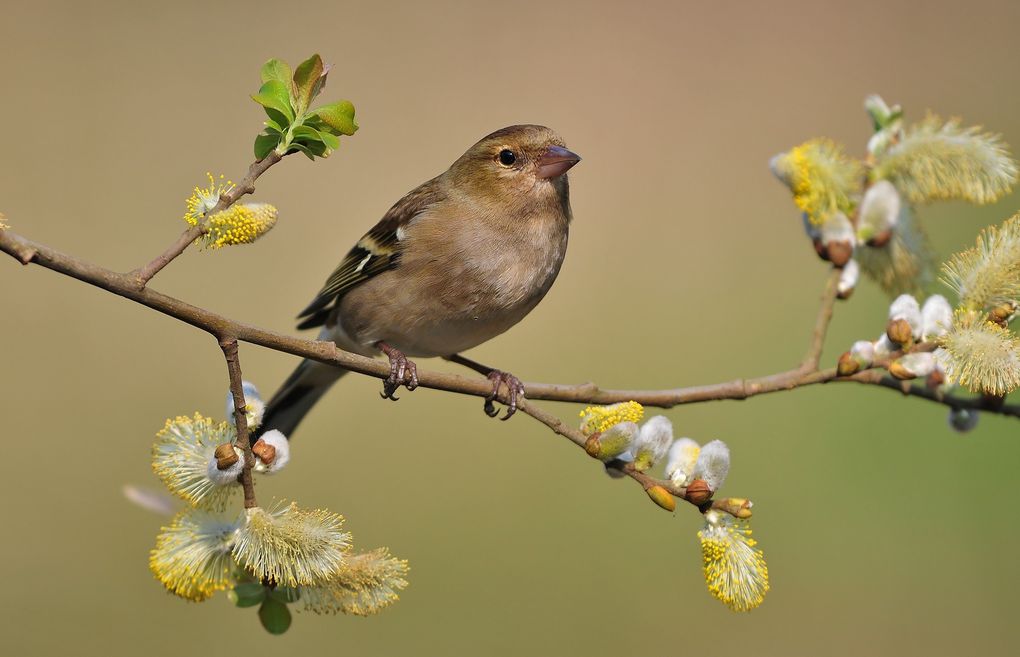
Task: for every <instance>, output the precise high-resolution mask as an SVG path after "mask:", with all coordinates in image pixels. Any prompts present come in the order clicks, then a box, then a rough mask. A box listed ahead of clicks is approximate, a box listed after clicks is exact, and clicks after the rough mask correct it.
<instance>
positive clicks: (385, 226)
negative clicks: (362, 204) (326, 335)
mask: <svg viewBox="0 0 1020 657" xmlns="http://www.w3.org/2000/svg"><path fill="white" fill-rule="evenodd" d="M442 198H443V194H442V192H441V190H440V185H439V178H438V177H437V178H433V179H432V180H430V181H428V182H426V183H423V184H421V185H419V186H418V187H417V188H415V189H414V190H412V191H411V192H409V193H408V194H407V195H406V196H404V198H402V199H400V200H399V201H397V203H396V204H395V205H394V206H393V207H392V208H390V209H389V211H388V212H387V213H386V214H385V215H383V218H382V219H380V220H379V223H377V224H376V225H375V227H374V228H372V230H370V231H368V232H367V233H366V234H365V236H364V237H362V238H361V239H360V240H358V243H357V244H356V245H354V248H353V249H351V250H350V251H348V252H347V255H346V256H344V259H343V260H341V261H340V264H339V265H338V266H337V268H336V269H335V270H334V271H333V273H332V274H330V276H329V278H328V279H326V283H325V284H324V285H323V286H322V289H321V290H319V293H318V294H317V295H316V296H315V299H313V300H312V302H311V303H310V304H308V307H307V308H305V309H304V310H302V311H301V313H300V314H299V315H298V319H299V320H301V321H300V323H299V324H298V328H299V329H307V328H313V327H316V326H322V325H323V324H324V323H326V320H327V318H328V317H329V315H330V313H331V312H332V311H333V308H334V307H335V305H336V303H337V302H339V300H340V299H341V298H343V296H344V295H345V294H347V292H348V291H350V290H351V288H353V287H355V286H356V285H358V284H360V283H363V282H364V281H367V280H368V279H370V278H372V277H373V276H375V275H377V274H381V273H382V272H384V271H386V270H387V269H391V268H392V267H394V266H395V265H396V264H397V261H398V260H399V258H400V237H401V235H400V234H399V231H400V229H401V228H403V227H405V226H407V225H408V224H409V223H410V222H411V220H412V219H414V218H415V217H416V216H417V215H419V214H421V213H422V212H424V211H425V210H427V209H428V208H429V207H430V206H432V205H433V204H435V203H436V202H438V201H440V200H442Z"/></svg>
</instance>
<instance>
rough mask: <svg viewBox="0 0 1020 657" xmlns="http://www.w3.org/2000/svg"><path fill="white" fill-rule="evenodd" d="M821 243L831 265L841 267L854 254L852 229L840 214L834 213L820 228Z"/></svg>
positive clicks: (854, 239)
mask: <svg viewBox="0 0 1020 657" xmlns="http://www.w3.org/2000/svg"><path fill="white" fill-rule="evenodd" d="M821 241H822V244H824V245H825V252H826V255H828V259H829V261H830V262H832V264H834V265H836V266H837V267H842V266H843V265H845V264H846V263H848V262H849V261H850V258H851V257H853V254H854V242H855V241H856V237H855V236H854V227H853V224H851V223H850V220H849V219H848V218H847V216H846V215H845V214H843V213H842V212H834V213H833V214H832V215H831V216H829V218H828V219H826V220H825V222H824V223H823V224H822V226H821Z"/></svg>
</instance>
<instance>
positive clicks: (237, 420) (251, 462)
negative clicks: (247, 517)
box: [220, 338, 258, 509]
mask: <svg viewBox="0 0 1020 657" xmlns="http://www.w3.org/2000/svg"><path fill="white" fill-rule="evenodd" d="M220 349H222V350H223V357H224V358H225V359H226V361H227V374H228V375H229V377H230V394H231V396H232V397H233V399H234V426H236V427H237V446H238V447H240V448H241V451H242V452H244V468H242V469H241V488H243V489H244V508H246V509H252V508H254V507H256V506H258V502H257V501H256V500H255V482H254V481H252V476H251V469H252V468H254V467H255V455H254V454H252V451H251V440H250V433H249V431H248V417H247V415H246V414H245V411H246V410H247V408H246V406H245V401H244V387H243V385H242V383H241V360H240V358H238V355H237V340H236V339H234V338H221V339H220Z"/></svg>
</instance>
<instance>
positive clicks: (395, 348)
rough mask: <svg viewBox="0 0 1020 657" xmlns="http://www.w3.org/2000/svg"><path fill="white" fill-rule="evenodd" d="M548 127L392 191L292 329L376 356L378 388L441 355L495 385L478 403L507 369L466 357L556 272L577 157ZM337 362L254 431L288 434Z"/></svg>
mask: <svg viewBox="0 0 1020 657" xmlns="http://www.w3.org/2000/svg"><path fill="white" fill-rule="evenodd" d="M580 159H581V158H580V157H578V156H577V155H575V154H574V153H572V152H570V151H569V150H567V149H566V147H565V145H564V143H563V140H562V139H560V137H559V136H558V135H557V134H556V133H555V132H553V131H552V130H550V129H549V128H546V127H543V126H538V125H516V126H510V127H508V128H503V129H502V130H497V131H496V132H494V133H492V134H490V135H488V136H487V137H485V138H483V139H482V140H481V141H479V142H478V143H477V144H475V145H474V146H472V147H471V148H469V149H468V150H467V152H466V153H464V154H463V155H462V156H460V158H458V159H457V161H456V162H454V163H453V164H452V165H451V166H450V168H449V169H447V170H446V171H445V172H444V173H442V174H440V175H439V176H437V177H435V178H433V179H432V180H429V181H428V182H426V183H423V184H422V185H420V186H419V187H417V188H416V189H414V190H412V191H411V192H410V193H408V194H407V195H406V196H404V198H402V199H400V201H398V202H397V203H396V205H394V206H393V207H392V208H390V210H389V212H387V213H386V214H385V215H384V216H383V218H382V220H380V221H379V223H378V224H376V226H375V227H374V228H373V229H372V230H370V231H369V232H368V233H367V234H366V235H365V236H364V237H362V238H361V239H360V240H359V241H358V243H357V245H355V247H354V248H353V249H351V250H350V252H348V253H347V255H346V256H345V257H344V259H343V260H342V261H341V262H340V265H339V266H338V267H337V268H336V270H335V271H334V272H333V273H332V274H331V275H330V276H329V278H328V279H327V280H326V283H325V285H323V287H322V290H320V291H319V294H318V295H317V296H316V297H315V299H314V300H312V302H311V303H310V304H309V305H308V307H307V308H305V309H304V310H303V311H302V312H301V314H300V315H299V319H300V320H301V322H300V324H298V328H300V329H306V328H313V327H317V326H321V327H322V329H321V331H320V332H319V339H321V340H332V341H333V342H336V344H337V345H338V346H339V347H340V348H341V349H345V350H347V351H353V352H355V353H359V354H362V355H366V356H372V355H376V354H378V353H379V352H380V351H381V352H382V353H384V354H385V355H386V356H387V357H388V358H389V361H390V376H389V378H387V379H386V380H385V382H384V384H383V396H384V397H387V398H390V399H396V397H394V392H396V390H397V388H398V387H400V386H401V385H404V386H405V387H406V388H407V389H408V390H413V389H414V388H415V387H417V385H418V376H417V372H416V368H415V365H414V363H413V362H412V361H410V360H408V359H407V357H408V356H424V357H430V356H440V357H443V358H446V359H447V360H451V361H454V362H457V363H460V364H463V365H466V366H468V367H471V368H472V369H474V370H476V371H478V372H480V373H482V374H484V375H486V376H487V377H488V378H490V379H491V380H492V382H493V387H492V394H491V395H490V396H489V397H488V398H487V399H486V401H485V411H486V413H487V414H489V415H490V416H495V415H496V414H497V413H498V412H497V411H496V409H495V407H494V405H493V401H494V400H495V398H496V395H497V394H498V392H499V387H500V385H501V384H505V385H506V386H507V390H508V395H507V403H508V405H507V412H506V415H505V416H504V418H503V419H507V418H509V417H510V416H511V415H513V413H514V411H515V410H516V408H517V399H518V397H520V396H523V394H524V387H523V386H522V384H521V382H520V380H518V379H517V378H516V377H515V376H513V375H511V374H509V373H507V372H504V371H501V370H497V369H494V368H490V367H486V366H484V365H480V364H478V363H475V362H474V361H471V360H469V359H467V358H464V357H463V356H461V355H460V352H462V351H465V350H467V349H470V348H472V347H475V346H477V345H479V344H481V343H483V342H485V341H487V340H490V339H492V338H494V337H496V336H497V335H499V334H500V333H503V332H504V331H506V330H507V329H508V328H510V327H511V326H513V325H514V324H516V323H517V322H519V321H521V319H523V318H524V316H525V315H527V314H528V313H529V312H531V309H532V308H534V307H535V306H536V305H537V304H538V302H539V301H541V300H542V298H543V297H544V296H545V294H546V292H548V291H549V288H550V287H551V286H552V284H553V281H554V280H556V275H557V274H558V273H559V271H560V265H561V264H562V263H563V257H564V255H565V254H566V250H567V232H568V228H569V225H570V220H571V212H570V199H569V192H568V185H567V176H566V172H567V170H568V169H570V168H571V167H572V166H574V165H575V164H577V163H578V162H579V161H580ZM345 373H346V371H345V370H342V369H339V368H336V367H331V366H329V365H324V364H322V363H317V362H315V361H310V360H305V361H303V362H302V363H301V364H300V365H299V366H298V368H297V369H296V370H295V371H294V373H293V374H291V376H290V377H289V378H288V379H287V381H286V382H284V384H283V386H281V388H280V390H279V391H277V393H276V394H275V395H274V396H273V398H272V399H271V400H270V402H269V405H268V407H267V409H266V415H265V418H264V420H263V423H262V426H261V428H260V430H261V431H267V430H270V429H278V430H280V431H282V432H283V433H284V434H285V435H288V436H289V435H290V434H291V432H293V430H294V429H295V427H297V425H298V423H299V422H300V421H301V419H302V418H303V417H304V416H305V414H306V413H308V411H309V410H310V409H311V408H312V406H313V405H314V404H315V402H317V401H318V400H319V398H320V397H322V395H323V394H324V393H325V392H326V390H327V389H329V387H330V386H331V385H332V384H333V383H334V382H335V381H336V380H337V379H338V378H340V377H341V376H342V375H343V374H345Z"/></svg>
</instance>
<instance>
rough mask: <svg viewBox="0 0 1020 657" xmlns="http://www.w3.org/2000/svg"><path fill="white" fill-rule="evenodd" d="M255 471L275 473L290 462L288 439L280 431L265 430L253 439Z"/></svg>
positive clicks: (252, 449)
mask: <svg viewBox="0 0 1020 657" xmlns="http://www.w3.org/2000/svg"><path fill="white" fill-rule="evenodd" d="M251 451H252V452H253V453H254V454H255V471H256V472H264V473H266V474H276V473H277V472H279V471H280V470H282V469H283V468H284V466H286V465H287V464H288V463H290V441H288V440H287V436H285V435H283V434H282V433H281V432H280V431H278V430H276V429H273V430H272V431H267V432H265V433H264V434H262V436H261V437H260V438H259V439H258V440H257V441H255V444H254V445H252V448H251Z"/></svg>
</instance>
